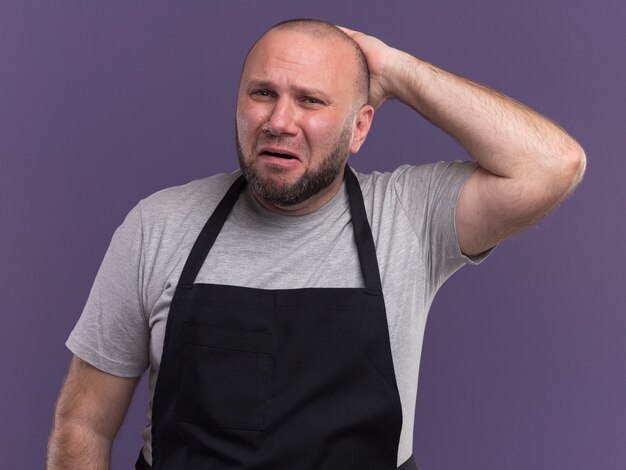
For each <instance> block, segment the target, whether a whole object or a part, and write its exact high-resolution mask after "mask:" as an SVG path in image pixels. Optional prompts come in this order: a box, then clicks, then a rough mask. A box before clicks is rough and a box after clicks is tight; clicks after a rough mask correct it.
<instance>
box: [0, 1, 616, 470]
mask: <svg viewBox="0 0 626 470" xmlns="http://www.w3.org/2000/svg"><path fill="white" fill-rule="evenodd" d="M309 3H310V4H311V5H313V4H315V6H309V7H296V6H294V5H295V2H293V1H275V2H271V3H269V2H252V1H238V2H235V1H231V2H217V1H215V2H209V1H205V2H191V1H185V2H165V1H150V2H147V1H144V2H140V1H134V2H95V1H87V0H81V1H62V2H36V1H29V0H24V1H20V0H16V1H13V2H11V1H6V0H5V1H3V2H2V3H0V158H1V161H0V163H1V166H0V220H1V221H2V228H1V230H0V236H1V240H0V241H1V243H0V247H1V250H2V264H1V267H0V275H1V279H0V281H1V282H0V285H1V286H2V293H3V295H2V300H3V302H2V303H3V305H2V312H3V321H4V325H3V327H2V329H1V330H0V347H1V348H2V351H1V354H0V371H1V373H2V386H1V388H0V398H1V400H0V403H1V404H0V423H2V424H1V425H0V455H1V456H2V463H1V464H0V466H2V468H12V469H15V468H42V466H43V461H44V458H45V447H46V439H47V435H48V431H49V427H50V423H51V417H52V411H53V405H54V401H55V399H56V396H57V393H58V390H59V387H60V385H61V382H62V379H63V376H64V374H65V371H66V367H67V363H68V361H69V359H70V354H69V353H68V351H67V350H66V349H65V347H64V342H65V339H66V337H67V335H68V333H69V332H70V330H71V328H72V326H73V324H74V322H75V321H76V319H77V317H78V315H79V314H80V312H81V310H82V306H83V304H84V302H85V300H86V298H87V295H88V293H89V289H90V286H91V283H92V281H93V278H94V276H95V273H96V270H97V269H98V266H99V264H100V261H101V259H102V256H103V254H104V251H105V249H106V247H107V245H108V242H109V240H110V237H111V235H112V233H113V230H114V229H115V227H116V226H117V225H118V224H119V223H121V221H122V220H123V217H124V215H125V214H126V212H127V211H128V210H129V209H130V208H131V207H132V206H133V205H134V204H135V203H136V202H137V200H138V199H139V198H142V197H145V196H146V195H148V194H150V193H152V192H154V191H156V190H158V189H161V188H163V187H166V186H171V185H175V184H180V183H183V182H186V181H188V180H191V179H195V178H199V177H202V176H205V175H208V174H210V173H213V172H216V171H225V170H231V169H234V168H235V167H236V157H235V153H234V145H233V138H234V137H233V134H234V132H233V129H234V99H235V91H236V87H237V81H238V76H239V71H240V67H241V61H242V58H243V55H244V53H245V52H246V50H247V48H248V47H249V45H250V44H251V41H253V39H254V38H255V37H256V36H257V35H258V34H259V33H261V32H262V31H263V30H264V29H265V28H266V27H267V26H269V25H270V24H272V23H274V22H276V21H278V20H281V19H285V18H289V17H297V16H313V17H322V18H325V19H328V20H330V21H333V22H337V23H339V24H344V25H346V26H349V27H350V28H353V29H360V30H363V31H365V32H368V33H370V34H374V35H377V36H379V37H380V38H381V39H383V40H384V41H386V42H388V43H389V44H391V45H394V46H396V47H399V48H401V49H405V50H407V51H410V52H412V53H414V54H415V55H418V56H420V57H422V58H425V59H427V60H429V61H432V62H434V63H435V64H437V65H439V66H442V67H444V68H447V69H449V70H451V71H454V72H456V73H459V74H461V75H465V76H468V77H471V78H473V79H476V80H479V81H482V82H485V83H487V84H489V85H491V86H493V87H495V88H497V89H499V90H501V91H503V92H504V93H506V94H509V95H511V96H513V97H514V98H517V99H519V100H521V101H522V102H524V103H526V104H528V105H529V106H531V107H534V108H535V109H537V110H538V111H540V112H542V113H544V114H546V115H547V116H549V117H551V118H552V119H554V120H556V121H557V122H558V123H559V124H561V125H562V126H563V127H564V128H565V129H567V130H568V131H569V132H570V133H571V134H572V135H574V136H575V137H576V138H577V139H578V140H579V141H580V142H581V144H582V145H583V146H584V147H585V149H586V150H587V154H588V158H589V167H588V172H587V176H586V178H585V180H584V182H583V184H582V186H581V187H580V188H579V189H578V190H577V191H576V193H575V194H574V195H573V196H572V197H571V198H570V199H569V200H568V201H566V202H565V203H564V204H563V205H562V207H561V208H560V209H559V210H558V211H557V212H556V213H555V214H554V215H552V216H550V217H549V218H548V219H547V220H545V221H543V222H542V223H541V224H540V225H539V226H538V227H535V228H532V229H530V230H529V231H528V232H526V233H525V234H524V235H522V236H519V237H518V238H516V239H514V240H512V241H510V242H508V243H506V244H504V245H502V246H501V247H499V248H498V249H497V250H496V252H495V253H494V254H493V256H492V257H491V258H490V259H489V260H488V261H487V262H486V263H484V264H483V265H482V266H480V267H479V268H465V269H463V270H462V271H461V272H459V273H458V274H457V275H455V276H454V277H453V278H452V279H451V280H450V282H449V283H448V284H447V285H446V286H445V287H444V288H443V289H442V292H441V293H440V295H439V297H438V298H437V300H436V301H435V304H434V306H433V308H432V311H431V316H430V318H429V322H428V328H427V331H426V342H425V348H424V351H423V359H422V369H421V376H420V391H419V394H418V399H417V416H416V426H415V454H416V459H417V462H418V464H419V465H420V468H421V469H424V470H438V469H441V470H444V469H460V468H464V469H469V470H500V469H508V470H522V469H523V470H527V469H529V468H533V469H568V470H571V469H585V470H588V469H603V470H623V469H624V468H626V445H625V443H626V406H625V405H624V401H625V397H626V315H625V314H626V308H625V305H626V302H625V301H624V291H625V289H626V285H625V280H626V276H625V269H624V264H625V263H624V261H625V255H624V250H623V244H624V240H626V184H624V182H623V176H622V174H623V173H624V172H626V158H625V157H624V154H623V153H624V144H625V143H626V137H625V136H626V112H625V111H624V110H625V109H626V107H625V104H626V60H625V59H626V56H625V55H624V45H625V44H626V33H625V32H624V24H626V3H624V2H623V1H622V0H600V1H598V2H583V1H581V0H576V1H572V0H542V1H539V0H531V1H525V2H503V1H496V0H475V1H473V2H462V1H460V0H458V1H452V0H438V1H437V2H411V3H409V2H393V1H390V2H376V3H374V2H372V5H371V6H369V7H367V8H366V7H365V6H364V2H363V1H356V0H350V1H343V2H309ZM451 158H467V156H466V155H465V154H464V152H463V151H462V149H461V148H460V147H459V146H458V145H457V144H455V143H454V142H453V141H452V140H451V139H450V138H448V137H447V136H445V135H444V134H443V133H441V132H440V131H438V130H437V129H435V128H434V127H433V126H431V125H429V124H428V123H426V122H424V121H423V120H422V119H421V118H419V117H418V116H417V115H415V114H414V113H413V112H411V111H410V110H408V109H407V108H405V107H403V106H401V105H400V104H398V103H391V104H388V105H385V106H384V107H383V108H382V109H381V110H380V112H378V113H377V116H376V120H375V123H374V128H373V131H372V132H371V134H370V137H369V139H368V142H367V144H366V145H365V147H364V148H363V150H362V151H361V152H360V153H359V155H358V156H356V157H355V158H353V160H352V163H353V165H354V166H356V167H357V168H358V169H360V170H369V169H374V168H376V169H381V170H386V169H391V168H393V167H395V166H397V165H398V164H401V163H404V162H413V163H422V162H428V161H431V160H435V159H436V160H439V159H451ZM136 398H137V399H136V401H135V402H134V405H133V408H132V409H131V412H130V414H129V417H128V419H127V422H126V424H125V426H124V428H123V430H122V432H121V436H120V438H119V439H118V442H117V443H116V446H115V449H114V458H113V462H114V468H131V462H134V459H135V457H136V454H137V451H138V449H139V445H140V438H139V431H140V429H141V427H142V426H143V422H144V421H143V407H144V404H143V399H144V398H145V391H144V390H143V389H142V390H141V392H140V393H139V394H138V396H137V397H136Z"/></svg>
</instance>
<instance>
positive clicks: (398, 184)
mask: <svg viewBox="0 0 626 470" xmlns="http://www.w3.org/2000/svg"><path fill="white" fill-rule="evenodd" d="M476 166H477V165H476V163H475V162H473V161H463V160H454V161H439V162H433V163H427V164H424V165H401V166H399V167H398V168H396V169H395V170H393V171H390V172H377V171H374V172H372V173H359V172H356V171H355V174H356V176H357V178H358V180H359V184H360V186H361V189H362V191H363V195H364V197H372V196H373V197H376V196H377V195H382V194H384V193H387V192H390V191H392V192H395V193H397V195H402V194H403V193H404V192H405V191H406V190H407V189H408V190H409V191H410V192H411V193H415V192H419V193H423V192H427V191H429V190H430V189H432V188H433V186H437V185H441V184H443V185H444V186H449V185H451V186H459V185H460V186H462V185H463V183H464V182H465V181H466V180H467V178H468V177H469V176H470V175H471V174H472V173H473V172H474V170H475V169H476ZM455 183H456V184H455Z"/></svg>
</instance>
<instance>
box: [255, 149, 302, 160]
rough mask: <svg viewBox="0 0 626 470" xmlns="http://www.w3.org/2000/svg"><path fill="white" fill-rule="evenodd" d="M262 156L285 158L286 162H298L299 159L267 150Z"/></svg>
mask: <svg viewBox="0 0 626 470" xmlns="http://www.w3.org/2000/svg"><path fill="white" fill-rule="evenodd" d="M261 155H266V156H268V157H276V158H284V159H285V160H297V158H296V157H294V156H293V155H289V154H287V153H278V152H269V151H267V150H266V151H263V152H261Z"/></svg>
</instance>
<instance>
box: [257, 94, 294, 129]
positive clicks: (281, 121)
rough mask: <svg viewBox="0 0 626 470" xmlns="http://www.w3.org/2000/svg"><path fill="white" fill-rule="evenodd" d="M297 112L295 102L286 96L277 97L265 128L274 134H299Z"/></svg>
mask: <svg viewBox="0 0 626 470" xmlns="http://www.w3.org/2000/svg"><path fill="white" fill-rule="evenodd" d="M296 113H297V111H296V110H295V109H294V105H293V103H291V102H290V101H289V100H287V99H286V98H285V97H281V98H279V99H277V100H276V101H275V102H274V106H273V107H272V109H271V110H270V115H269V116H268V119H267V122H266V123H265V125H264V126H263V130H264V131H265V132H267V133H268V134H270V135H273V136H280V135H295V134H297V132H298V127H297V125H296V118H297V116H296Z"/></svg>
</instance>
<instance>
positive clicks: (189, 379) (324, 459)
mask: <svg viewBox="0 0 626 470" xmlns="http://www.w3.org/2000/svg"><path fill="white" fill-rule="evenodd" d="M345 179H346V186H347V190H348V196H349V201H350V210H351V216H352V225H353V230H354V237H355V241H356V246H357V251H358V256H359V261H360V266H361V271H362V274H363V279H364V284H365V287H364V288H304V289H279V290H264V289H254V288H247V287H238V286H228V285H217V284H196V283H195V279H196V276H197V274H198V272H199V271H200V268H201V267H202V265H203V263H204V260H205V259H206V256H207V254H208V252H209V250H210V249H211V247H212V246H213V243H214V242H215V240H216V238H217V236H218V235H219V232H220V230H221V229H222V226H223V225H224V222H225V221H226V219H227V217H228V214H229V213H230V210H231V209H232V207H233V206H234V205H235V202H236V201H237V199H238V197H239V194H240V192H241V191H242V189H243V188H244V186H245V180H244V179H243V177H239V178H238V179H237V180H236V181H235V182H234V183H233V184H232V186H231V187H230V189H229V190H228V192H227V193H226V195H225V196H224V198H223V199H222V200H221V201H220V203H219V204H218V206H217V207H216V209H215V211H214V212H213V214H212V215H211V217H210V218H209V220H208V221H207V223H206V225H205V226H204V228H203V229H202V232H201V233H200V235H199V236H198V238H197V240H196V242H195V244H194V246H193V248H192V250H191V252H190V254H189V257H188V259H187V261H186V263H185V266H184V268H183V271H182V274H181V276H180V280H179V282H178V285H177V287H176V291H175V294H174V297H173V299H172V304H171V306H170V311H169V315H168V320H167V325H166V331H165V338H164V344H163V354H162V359H161V367H160V370H159V374H158V378H157V382H156V388H155V392H154V400H153V407H152V467H150V466H149V465H148V464H147V463H146V461H145V460H144V458H143V454H140V456H139V460H138V461H137V464H136V468H137V469H140V470H143V469H150V468H154V469H155V470H196V469H215V470H235V469H238V470H391V469H395V468H396V460H397V454H398V444H399V440H400V431H401V428H402V408H401V405H400V396H399V394H398V388H397V384H396V379H395V374H394V368H393V362H392V356H391V346H390V343H389V329H388V327H387V315H386V312H385V304H384V299H383V294H382V287H381V281H380V274H379V270H378V262H377V260H376V250H375V247H374V241H373V238H372V233H371V230H370V226H369V223H368V221H367V217H366V212H365V207H364V204H363V196H362V193H361V189H360V187H359V183H358V180H357V179H356V176H355V175H354V173H352V170H351V169H350V168H349V167H348V166H346V172H345ZM399 468H401V469H403V470H410V469H416V468H417V467H416V466H415V463H414V461H413V458H412V457H411V458H409V459H408V460H407V461H406V462H405V463H404V464H402V465H401V466H400V467H399Z"/></svg>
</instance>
